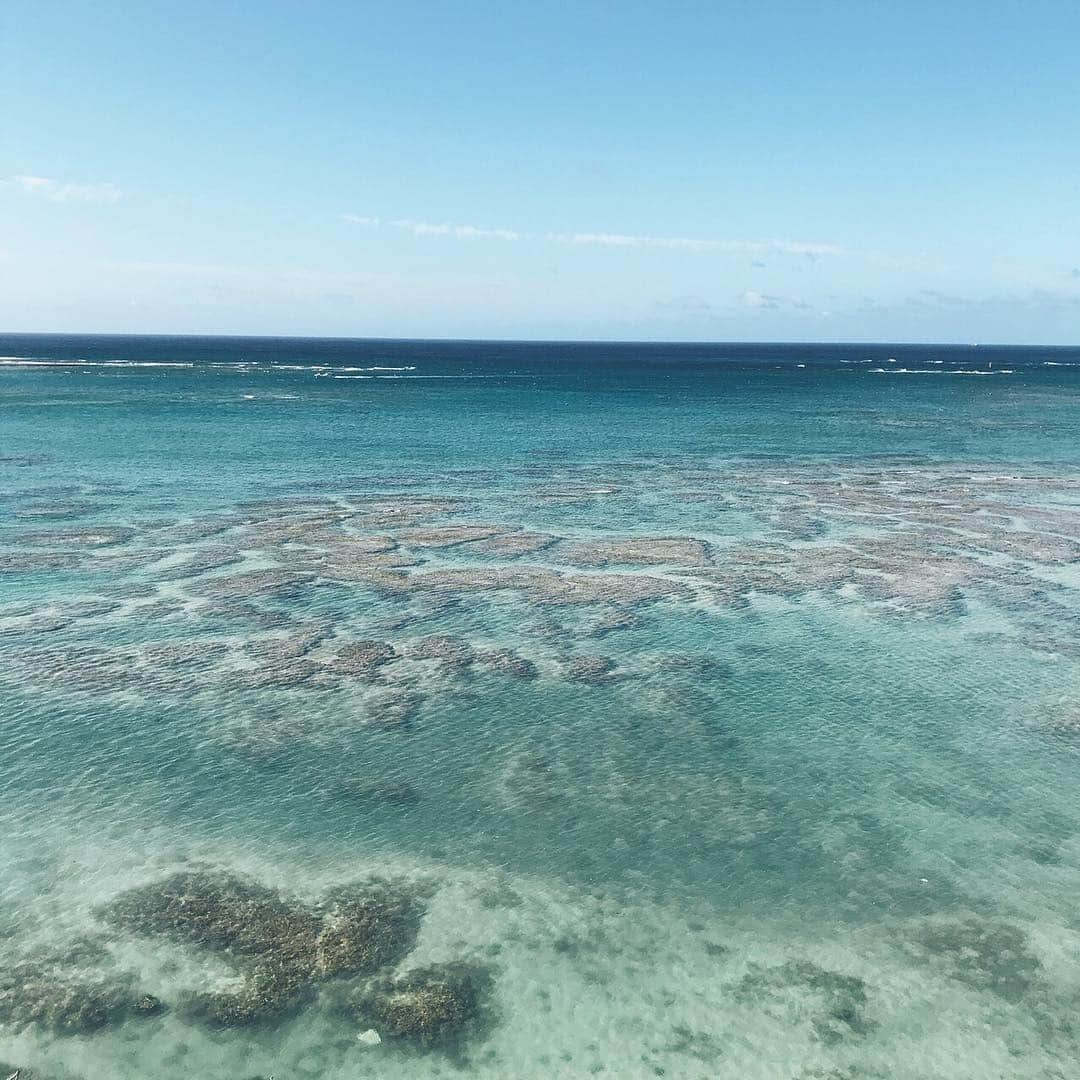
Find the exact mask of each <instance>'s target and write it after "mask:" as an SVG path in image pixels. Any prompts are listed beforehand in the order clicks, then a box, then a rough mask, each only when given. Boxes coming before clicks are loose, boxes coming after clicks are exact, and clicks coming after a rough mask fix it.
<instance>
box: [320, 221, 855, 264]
mask: <svg viewBox="0 0 1080 1080" xmlns="http://www.w3.org/2000/svg"><path fill="white" fill-rule="evenodd" d="M341 219H342V221H345V222H347V223H349V224H351V225H361V226H363V227H364V228H368V229H381V228H383V227H384V226H385V227H387V228H390V229H396V230H398V231H401V232H407V233H409V234H410V235H412V236H415V237H425V236H436V237H438V236H443V237H453V238H456V239H459V240H506V241H519V240H529V241H534V242H538V243H546V244H562V245H571V246H575V247H607V248H626V249H650V248H651V249H660V250H669V251H690V252H709V251H716V252H723V253H727V254H732V255H752V256H762V255H795V256H803V257H804V258H810V259H818V258H822V257H825V256H841V255H846V254H849V252H848V251H847V250H846V249H845V248H844V247H842V246H841V245H840V244H820V243H808V242H806V241H800V240H775V239H774V240H717V239H708V238H701V237H687V236H644V235H640V234H634V233H607V232H573V233H556V232H544V233H534V232H521V231H519V230H517V229H492V228H485V227H482V226H479V225H462V224H455V223H452V222H430V221H417V220H415V219H414V218H391V219H386V220H384V219H383V218H379V217H365V216H362V215H360V214H342V215H341Z"/></svg>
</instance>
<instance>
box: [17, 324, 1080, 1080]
mask: <svg viewBox="0 0 1080 1080" xmlns="http://www.w3.org/2000/svg"><path fill="white" fill-rule="evenodd" d="M0 353H2V354H3V357H2V358H0V644H2V646H3V650H4V657H5V662H4V664H3V665H2V667H0V704H2V712H0V716H2V725H0V780H2V784H3V791H4V799H3V804H2V809H0V814H2V816H3V819H4V821H3V825H4V827H3V829H0V850H2V852H3V865H4V867H5V870H6V872H5V874H4V875H3V879H2V882H0V890H2V893H0V895H2V897H3V905H2V907H0V948H2V950H3V953H4V971H5V974H4V976H3V978H2V980H0V1062H2V1063H8V1062H10V1063H11V1065H12V1068H14V1067H15V1066H21V1067H22V1068H24V1069H27V1070H32V1072H31V1074H30V1075H32V1076H35V1077H39V1078H45V1080H47V1078H49V1077H60V1078H71V1077H91V1076H93V1077H150V1076H153V1077H164V1078H171V1077H190V1076H193V1075H196V1076H214V1077H236V1078H238V1080H246V1078H251V1077H256V1076H261V1077H265V1076H275V1077H279V1078H280V1077H283V1076H289V1077H293V1076H296V1077H326V1078H330V1080H336V1078H345V1077H350V1078H351V1077H357V1076H370V1077H380V1078H381V1077H425V1076H440V1075H441V1076H447V1075H469V1076H477V1077H536V1076H557V1077H579V1076H581V1077H585V1076H593V1075H608V1076H619V1077H637V1076H641V1077H649V1076H668V1077H694V1078H696V1077H709V1078H712V1077H718V1076H721V1077H733V1078H734V1077H748V1078H756V1077H761V1078H773V1077H777V1078H785V1080H786V1078H789V1077H790V1078H792V1080H809V1078H811V1077H819V1078H832V1080H840V1078H842V1080H858V1078H864V1077H865V1078H877V1077H897V1078H908V1077H910V1078H916V1077H918V1078H929V1077H934V1078H938V1077H940V1078H945V1077H963V1078H968V1077H970V1078H983V1077H986V1078H991V1077H992V1078H998V1077H1001V1078H1005V1077H1008V1078H1012V1077H1039V1078H1071V1077H1075V1076H1077V1075H1080V1073H1078V1072H1077V1066H1076V1061H1077V1060H1078V1051H1080V1031H1078V1030H1077V1029H1076V1023H1075V1020H1074V1016H1075V1013H1076V1004H1077V1000H1078V995H1080V936H1078V930H1080V924H1078V920H1077V917H1076V914H1075V895H1076V888H1077V883H1078V872H1077V869H1078V866H1080V798H1078V797H1077V794H1076V783H1075V775H1076V768H1077V765H1078V763H1080V757H1078V752H1080V690H1078V686H1080V679H1078V674H1080V617H1078V615H1077V611H1078V610H1080V608H1078V606H1077V600H1078V594H1077V589H1078V586H1080V535H1078V528H1077V525H1078V523H1080V438H1078V436H1080V350H1060V349H1058V350H1009V349H982V348H980V349H966V348H965V349H959V348H946V347H940V348H930V347H919V348H915V347H905V346H880V347H878V346H873V347H870V346H772V347H766V346H655V345H649V346H632V345H626V346H599V345H540V344H535V345H492V344H487V345H480V344H467V343H423V342H370V341H369V342H346V341H298V340H268V339H259V340H255V339H164V338H157V339H155V338H55V337H50V338H46V337H13V336H7V337H2V338H0ZM376 879H377V881H378V884H373V881H375V880H376ZM346 887H348V889H347V891H344V892H343V891H342V890H343V889H345V888H346ZM372 1031H374V1032H377V1033H378V1035H379V1039H380V1040H381V1041H379V1042H378V1043H377V1044H374V1040H373V1039H372V1038H371V1037H370V1036H368V1038H367V1041H362V1040H360V1039H358V1036H360V1035H361V1034H362V1033H364V1032H372ZM24 1075H25V1074H24Z"/></svg>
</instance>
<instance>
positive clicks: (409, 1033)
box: [348, 963, 493, 1050]
mask: <svg viewBox="0 0 1080 1080" xmlns="http://www.w3.org/2000/svg"><path fill="white" fill-rule="evenodd" d="M492 982H493V978H492V974H491V971H490V969H488V968H486V967H481V966H479V965H475V964H466V963H453V964H437V965H433V966H432V967H427V968H418V969H416V970H415V971H410V972H407V973H406V974H404V975H402V976H399V977H397V978H385V979H378V980H374V981H372V982H370V983H369V984H368V985H367V986H366V987H364V988H363V990H361V991H360V992H359V993H357V994H356V995H354V996H353V997H352V998H351V999H350V1000H349V1002H348V1010H349V1011H350V1012H351V1013H352V1015H353V1016H355V1017H356V1018H357V1019H359V1020H360V1021H361V1022H363V1023H370V1024H371V1025H372V1027H373V1028H376V1029H377V1030H378V1032H379V1034H380V1036H381V1037H382V1038H383V1039H386V1040H391V1041H393V1040H400V1041H402V1042H406V1043H412V1044H414V1045H418V1046H421V1047H424V1048H441V1049H448V1050H460V1049H461V1048H462V1046H463V1045H464V1043H465V1042H466V1040H467V1039H468V1038H469V1037H470V1035H481V1034H483V1033H484V1031H485V1028H486V1024H485V1021H486V1020H487V998H488V996H489V995H490V992H491V986H492Z"/></svg>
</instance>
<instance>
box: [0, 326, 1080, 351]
mask: <svg viewBox="0 0 1080 1080" xmlns="http://www.w3.org/2000/svg"><path fill="white" fill-rule="evenodd" d="M5 337H99V338H109V337H112V338H192V339H198V340H206V341H212V340H215V339H219V338H220V339H225V340H242V339H245V338H247V339H250V340H261V341H364V342H392V341H393V342H407V343H410V344H414V343H425V342H427V343H430V344H433V345H448V344H460V345H671V346H698V345H704V346H733V345H765V346H792V345H802V346H809V345H821V346H829V345H834V346H872V345H881V346H890V347H892V346H895V347H899V348H913V347H924V348H950V349H951V348H959V349H982V348H992V349H1077V348H1080V342H1073V343H1061V342H1034V343H1032V342H1017V341H898V340H894V341H890V340H887V339H876V338H875V339H871V338H866V339H861V340H849V341H808V340H802V341H800V340H795V339H790V340H779V339H743V340H737V339H734V338H730V339H720V338H702V339H700V340H687V339H683V340H677V339H670V338H533V337H520V338H482V337H395V336H386V335H369V336H354V335H349V334H255V333H248V332H246V331H236V332H233V331H216V332H200V331H186V332H180V333H176V332H164V331H145V330H0V339H3V338H5Z"/></svg>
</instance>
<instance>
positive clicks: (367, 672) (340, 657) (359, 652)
mask: <svg viewBox="0 0 1080 1080" xmlns="http://www.w3.org/2000/svg"><path fill="white" fill-rule="evenodd" d="M396 656H397V650H396V649H395V648H394V646H393V645H391V644H390V643H389V642H387V641H352V642H349V644H348V645H345V646H344V647H343V648H341V649H340V650H338V653H337V655H336V656H335V657H334V658H333V659H332V660H331V661H330V662H329V664H328V665H327V667H328V668H329V669H330V670H331V671H333V672H335V673H336V674H339V675H352V676H355V677H356V678H359V679H371V678H374V677H376V676H377V674H378V669H379V668H380V667H382V666H383V664H388V663H389V662H390V661H391V660H393V659H394V657H396Z"/></svg>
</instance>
